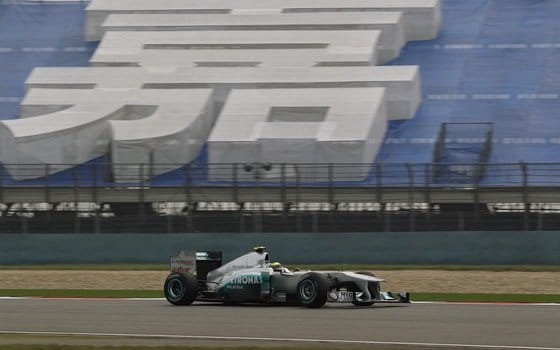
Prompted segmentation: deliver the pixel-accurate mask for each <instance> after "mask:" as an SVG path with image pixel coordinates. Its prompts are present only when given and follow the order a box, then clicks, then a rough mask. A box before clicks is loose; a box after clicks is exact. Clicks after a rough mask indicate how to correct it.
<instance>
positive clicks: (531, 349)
mask: <svg viewBox="0 0 560 350" xmlns="http://www.w3.org/2000/svg"><path fill="white" fill-rule="evenodd" d="M0 334H27V335H57V336H89V337H129V338H162V339H202V340H245V341H247V340H256V341H273V342H301V343H335V344H369V345H410V346H432V347H459V348H478V349H516V350H560V348H554V347H540V346H518V345H486V344H452V343H449V344H448V343H420V342H393V341H374V340H345V339H313V338H269V337H227V336H213V335H178V334H138V333H92V332H24V331H0Z"/></svg>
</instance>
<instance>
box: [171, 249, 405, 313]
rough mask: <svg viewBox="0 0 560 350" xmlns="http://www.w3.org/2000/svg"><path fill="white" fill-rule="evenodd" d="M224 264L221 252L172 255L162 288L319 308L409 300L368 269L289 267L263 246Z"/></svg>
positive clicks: (187, 300)
mask: <svg viewBox="0 0 560 350" xmlns="http://www.w3.org/2000/svg"><path fill="white" fill-rule="evenodd" d="M253 250H254V251H253V252H251V253H248V254H245V255H242V256H240V257H238V258H237V259H234V260H232V261H230V262H228V263H226V264H224V265H222V253H221V252H211V251H204V252H187V251H181V252H180V253H179V255H177V256H174V257H171V273H170V274H169V276H168V277H167V279H166V280H165V285H164V287H163V291H164V293H165V297H166V298H167V300H168V301H169V302H170V303H171V304H174V305H189V304H192V302H193V301H195V300H199V301H219V302H223V303H226V304H237V303H270V304H299V305H303V306H306V307H310V308H318V307H321V306H323V305H324V304H325V303H327V302H337V303H353V304H354V305H356V306H370V305H373V304H374V303H409V302H410V296H409V293H406V292H401V293H391V292H382V291H380V288H379V284H380V282H382V281H383V280H382V279H380V278H378V277H375V276H374V275H372V274H371V273H369V272H343V271H309V270H308V271H290V270H289V269H287V268H286V267H283V266H282V265H281V264H279V263H271V262H270V259H269V255H268V253H267V252H266V249H265V248H264V247H256V248H254V249H253Z"/></svg>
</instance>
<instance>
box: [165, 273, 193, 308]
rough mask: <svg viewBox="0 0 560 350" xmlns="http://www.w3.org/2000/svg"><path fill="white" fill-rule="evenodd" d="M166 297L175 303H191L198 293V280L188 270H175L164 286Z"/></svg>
mask: <svg viewBox="0 0 560 350" xmlns="http://www.w3.org/2000/svg"><path fill="white" fill-rule="evenodd" d="M163 293H164V294H165V298H166V299H167V301H169V302H170V303H171V304H173V305H190V304H192V303H193V301H194V300H195V299H196V296H197V294H198V281H197V280H196V277H194V276H193V274H191V273H188V272H174V273H172V274H170V275H169V276H167V279H166V280H165V284H164V286H163Z"/></svg>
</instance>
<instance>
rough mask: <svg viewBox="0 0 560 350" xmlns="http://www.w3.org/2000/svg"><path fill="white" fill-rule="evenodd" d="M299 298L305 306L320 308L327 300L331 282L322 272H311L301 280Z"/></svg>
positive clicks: (297, 290)
mask: <svg viewBox="0 0 560 350" xmlns="http://www.w3.org/2000/svg"><path fill="white" fill-rule="evenodd" d="M296 293H297V299H298V301H299V303H300V304H301V305H303V306H306V307H309V308H319V307H321V306H323V305H325V303H326V302H327V296H328V293H329V282H328V280H327V277H326V276H324V275H322V274H320V273H315V272H312V273H309V274H307V275H305V276H304V277H303V278H302V279H301V281H299V283H298V285H297V289H296Z"/></svg>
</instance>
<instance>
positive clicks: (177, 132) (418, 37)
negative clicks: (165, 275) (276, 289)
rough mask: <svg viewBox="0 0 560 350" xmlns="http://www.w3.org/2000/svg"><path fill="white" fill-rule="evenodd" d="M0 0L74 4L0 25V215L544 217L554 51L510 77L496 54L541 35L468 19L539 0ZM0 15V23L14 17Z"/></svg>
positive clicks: (350, 225)
mask: <svg viewBox="0 0 560 350" xmlns="http://www.w3.org/2000/svg"><path fill="white" fill-rule="evenodd" d="M547 6H552V7H554V6H556V5H553V4H551V5H547ZM0 9H2V10H4V12H5V13H7V14H8V16H9V14H10V13H16V12H17V11H31V12H33V13H34V14H37V13H42V14H43V15H45V16H46V18H48V14H49V13H51V12H50V11H52V14H60V13H65V14H67V15H68V16H69V17H72V18H73V21H74V22H72V21H69V22H68V23H69V24H68V26H67V28H68V27H71V26H73V28H74V31H73V32H72V33H71V35H69V34H68V33H66V34H62V33H60V32H56V31H55V32H54V33H50V34H49V32H48V31H47V32H46V34H45V35H44V36H45V37H44V38H42V39H41V40H43V42H41V43H37V42H33V41H32V40H34V39H27V37H22V38H17V37H16V38H10V37H9V36H7V35H6V36H0V44H1V45H0V63H6V64H3V65H2V66H3V67H10V66H11V67H12V68H8V69H6V68H2V69H5V70H6V71H7V72H8V74H7V75H6V76H7V77H8V78H13V80H14V81H19V83H18V84H19V85H17V84H15V83H13V84H12V83H11V84H12V85H7V84H6V83H3V84H4V85H0V94H2V95H5V96H4V97H2V96H0V117H3V119H4V120H0V164H1V169H0V203H3V204H2V209H3V211H2V216H0V221H1V222H2V226H1V227H2V229H0V231H2V232H14V231H16V232H37V231H41V232H45V231H49V232H218V231H222V232H223V231H228V232H229V231H232V232H246V231H253V232H260V231H313V232H322V231H409V230H412V231H415V230H471V229H472V230H476V229H506V230H507V229H509V230H511V229H526V230H529V229H547V228H552V227H555V225H556V222H557V220H558V218H557V216H556V212H557V209H558V207H559V206H557V204H556V203H558V202H560V201H559V200H558V199H557V197H558V194H560V193H559V192H560V191H558V187H557V186H558V184H559V183H560V177H558V175H559V173H560V166H559V165H557V164H551V163H549V162H550V161H554V158H553V157H551V155H552V154H554V153H553V152H555V150H556V148H557V147H559V146H558V145H560V142H555V141H554V140H556V139H557V138H556V137H555V135H554V133H553V132H552V130H550V127H547V126H548V125H549V124H548V123H550V125H554V124H553V120H551V119H552V118H550V117H549V116H545V113H548V112H549V111H551V110H552V109H554V108H555V107H557V106H556V105H557V104H558V101H559V99H558V94H556V93H555V92H554V91H555V90H554V88H555V87H556V86H555V85H554V79H553V78H554V73H550V74H552V76H546V75H545V74H546V73H543V72H542V71H540V70H539V71H531V70H529V72H528V73H524V74H521V73H519V75H520V76H521V78H516V77H512V76H510V74H514V73H513V71H514V69H515V67H513V66H512V65H511V63H508V64H504V63H503V60H502V61H500V60H499V57H503V56H504V55H513V56H514V57H516V58H519V61H516V60H513V62H514V63H515V62H521V61H523V60H524V59H527V58H528V57H529V56H531V54H530V53H527V51H529V50H531V51H532V52H537V51H538V52H539V53H542V52H543V51H545V50H549V51H548V54H550V52H552V53H554V54H556V53H557V50H556V49H557V48H558V47H560V46H558V47H555V46H554V45H557V44H555V43H554V42H551V41H550V40H553V38H543V37H542V36H541V37H539V38H535V37H533V36H530V35H528V34H527V35H526V36H518V37H517V38H515V37H514V36H513V35H514V33H511V28H510V27H508V28H509V29H503V28H502V29H495V28H494V27H492V26H490V25H489V24H492V23H494V22H497V23H510V22H511V21H518V22H523V21H531V17H530V16H529V15H527V16H525V15H524V13H527V11H528V13H531V14H532V15H533V16H536V17H538V16H544V18H543V19H542V21H541V22H540V23H542V26H543V28H540V29H542V30H543V31H545V32H546V29H547V27H546V26H547V25H548V26H551V27H553V24H552V23H549V22H551V19H547V18H546V12H547V11H546V10H547V9H546V8H538V9H536V8H534V7H531V6H530V4H529V3H528V2H526V1H521V2H520V4H518V5H515V6H514V5H505V4H500V3H499V2H494V1H490V2H484V1H481V0H480V1H479V0H473V1H472V2H469V4H463V3H462V2H460V1H458V0H367V1H365V0H346V1H335V0H260V1H256V0H236V1H234V2H232V1H226V0H206V1H199V0H167V1H152V0H91V1H90V2H64V3H59V2H56V1H53V2H49V1H41V2H35V1H10V2H6V1H0ZM548 10H551V9H548ZM481 14H486V15H487V16H481ZM500 16H503V17H504V18H501V17H500ZM474 17H476V18H482V17H484V18H485V19H484V21H486V22H483V23H480V24H476V25H475V24H473V22H472V18H474ZM6 18H7V17H6ZM6 18H5V17H0V28H3V27H2V26H8V25H14V23H12V22H11V21H13V19H10V20H8V19H6ZM20 18H21V21H22V22H21V23H16V25H20V26H23V25H26V24H28V23H26V22H25V21H26V20H28V19H29V18H31V20H32V21H33V18H36V16H30V17H20ZM26 18H27V19H26ZM500 18H501V20H502V21H501V22H500V21H498V19H500ZM539 18H540V17H539ZM46 23H47V25H51V23H49V22H48V20H46ZM40 25H44V24H40ZM52 26H53V28H56V25H55V24H52ZM473 26H474V27H473ZM498 27H499V25H498ZM61 30H64V29H61ZM508 31H509V32H508ZM4 32H5V31H4ZM21 35H25V31H24V32H23V34H21ZM27 35H28V36H29V37H31V35H30V33H27ZM514 38H515V40H522V41H523V42H511V40H514ZM17 40H20V44H17V45H19V46H17V45H16V41H17ZM49 40H52V41H53V42H55V43H57V44H53V45H54V46H44V45H45V44H44V42H49ZM508 40H509V41H508ZM534 40H540V41H538V42H537V41H534ZM61 41H66V42H68V44H64V45H66V46H63V47H58V46H56V45H58V43H59V42H61ZM4 46H5V47H4ZM520 51H521V52H520ZM26 55H29V56H32V57H33V60H30V62H29V63H26V60H21V62H22V63H21V65H22V66H21V67H20V66H19V65H18V64H19V63H18V59H20V58H21V57H22V56H26ZM43 56H45V57H43ZM533 56H534V55H533ZM538 57H539V59H540V58H542V59H543V60H546V64H545V65H544V66H545V68H551V69H554V68H560V67H558V65H557V64H556V63H554V62H552V61H549V60H547V59H546V57H547V56H546V53H543V54H542V56H538ZM53 62H54V63H53ZM523 62H525V61H523ZM544 70H545V71H546V69H544ZM516 72H517V71H516ZM536 77H539V78H540V80H538V79H537V78H536ZM551 77H552V79H550V78H551ZM516 79H517V80H516ZM523 79H524V80H523ZM526 82H530V83H531V84H525V83H526ZM523 84H525V85H523ZM13 85H17V86H13ZM521 86H523V87H521ZM14 91H15V92H16V93H14ZM18 91H19V92H18ZM10 94H11V95H10ZM14 94H15V95H17V96H12V95H14ZM9 113H11V115H8V114H9ZM523 113H525V114H523ZM3 114H6V115H5V116H4V115H3ZM506 117H507V118H509V119H508V120H507V121H506V120H505V118H506ZM526 124H527V125H535V129H537V127H538V129H539V130H538V132H537V131H536V130H533V129H532V128H531V129H530V130H527V127H524V125H526ZM527 140H529V141H531V140H533V141H535V142H534V143H531V142H525V141H527ZM543 140H544V141H543ZM546 155H548V156H546Z"/></svg>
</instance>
